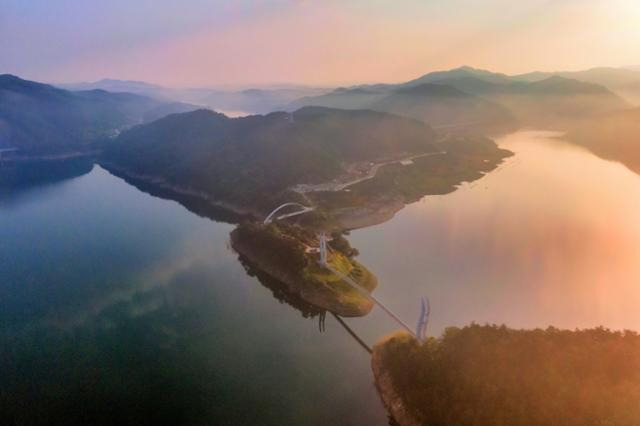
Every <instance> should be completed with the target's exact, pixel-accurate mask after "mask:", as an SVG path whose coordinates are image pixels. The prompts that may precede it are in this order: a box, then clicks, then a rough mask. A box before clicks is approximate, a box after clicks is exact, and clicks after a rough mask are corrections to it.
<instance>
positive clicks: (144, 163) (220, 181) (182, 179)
mask: <svg viewBox="0 0 640 426" xmlns="http://www.w3.org/2000/svg"><path fill="white" fill-rule="evenodd" d="M435 138H436V136H435V133H434V131H433V130H432V129H431V128H430V127H429V126H428V125H426V124H424V123H422V122H420V121H417V120H413V119H409V118H404V117H398V116H394V115H390V114H385V113H379V112H374V111H360V110H356V111H345V110H336V109H329V108H320V107H306V108H302V109H300V110H298V111H296V112H294V113H292V114H289V113H284V112H276V113H271V114H268V115H254V116H249V117H243V118H228V117H226V116H224V115H222V114H218V113H215V112H212V111H209V110H199V111H194V112H189V113H185V114H174V115H170V116H168V117H165V118H163V119H161V120H158V121H156V122H153V123H151V124H148V125H142V126H137V127H135V128H133V129H131V130H129V131H127V132H124V133H123V134H122V135H120V136H119V137H118V138H117V139H116V140H114V141H113V143H111V144H110V146H109V147H108V148H107V149H106V150H105V152H104V154H103V158H104V162H105V163H106V164H109V165H111V166H112V167H117V168H119V169H120V170H125V171H126V172H128V173H130V174H134V175H145V176H148V177H154V178H160V179H162V180H163V181H164V182H165V183H168V184H172V185H177V186H180V187H183V188H190V189H192V190H198V191H204V192H206V193H207V194H209V195H211V196H212V197H215V199H217V200H220V201H225V202H228V203H232V204H234V205H236V206H251V207H258V208H260V207H261V206H271V205H272V204H273V200H274V197H277V196H278V194H279V193H281V192H282V191H283V190H286V189H287V188H289V187H290V186H292V185H294V184H298V183H319V182H325V181H329V180H331V179H333V178H335V177H336V176H338V175H339V174H341V173H342V172H343V171H344V169H345V167H346V166H347V165H348V164H349V163H354V162H358V161H370V160H376V159H382V158H389V157H397V156H402V155H407V154H409V153H423V152H425V153H426V152H432V151H435V150H436V149H435V146H434V144H433V143H434V141H435Z"/></svg>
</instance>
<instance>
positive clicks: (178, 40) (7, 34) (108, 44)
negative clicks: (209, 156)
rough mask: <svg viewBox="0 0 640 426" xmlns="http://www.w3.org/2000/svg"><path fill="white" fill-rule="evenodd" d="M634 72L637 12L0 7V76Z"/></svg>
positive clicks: (482, 1)
mask: <svg viewBox="0 0 640 426" xmlns="http://www.w3.org/2000/svg"><path fill="white" fill-rule="evenodd" d="M639 64H640V0H315V1H314V0H253V1H248V0H228V1H223V0H0V73H12V74H17V75H19V76H21V77H23V78H29V79H33V80H38V81H46V82H54V83H62V82H80V81H95V80H98V79H101V78H118V79H130V80H143V81H148V82H153V83H158V84H163V85H167V86H173V87H214V86H234V85H237V86H241V85H259V84H276V83H297V84H309V85H318V86H325V85H340V84H350V83H364V82H397V81H403V80H408V79H411V78H415V77H417V76H420V75H422V74H425V73H426V72H429V71H434V70H441V69H449V68H454V67H458V66H461V65H469V66H473V67H477V68H483V69H489V70H492V71H498V72H504V73H507V74H517V73H524V72H528V71H534V70H542V71H557V70H577V69H585V68H591V67H596V66H631V65H639Z"/></svg>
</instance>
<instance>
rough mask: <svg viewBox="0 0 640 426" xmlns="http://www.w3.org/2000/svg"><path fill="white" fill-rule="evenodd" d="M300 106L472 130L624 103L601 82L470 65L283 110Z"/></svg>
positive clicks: (550, 122)
mask: <svg viewBox="0 0 640 426" xmlns="http://www.w3.org/2000/svg"><path fill="white" fill-rule="evenodd" d="M434 86H446V87H448V88H449V89H448V90H447V89H441V90H438V89H436V88H435V87H434ZM303 105H318V106H325V107H333V108H345V109H360V108H366V109H373V110H376V111H385V112H391V113H396V114H401V115H406V116H409V117H413V118H418V119H420V120H423V121H425V122H426V123H429V124H431V125H433V126H434V127H450V128H453V127H457V126H460V127H463V128H464V124H465V123H474V124H475V125H474V128H473V130H474V131H490V130H492V129H496V128H500V127H502V128H509V126H512V125H513V123H515V121H516V120H517V121H518V122H519V124H520V125H541V126H551V127H558V126H562V124H563V123H564V122H566V121H572V120H576V119H580V118H584V117H585V116H593V115H597V114H600V113H603V112H609V111H615V110H620V109H623V108H625V107H627V105H626V103H625V102H624V101H623V100H622V99H621V98H619V97H618V96H617V95H615V94H614V93H613V92H611V91H610V90H609V89H607V88H606V87H604V86H601V85H596V84H592V83H586V82H581V81H578V80H573V79H569V78H565V77H560V76H546V78H543V79H541V80H536V81H523V80H522V79H513V78H511V77H509V76H507V75H504V74H498V73H492V72H489V71H484V70H476V69H474V68H471V67H461V68H457V69H454V70H450V71H438V72H433V73H429V74H425V75H423V76H421V77H419V78H417V79H414V80H411V81H408V82H405V83H399V84H395V85H362V86H354V87H352V88H341V89H337V90H334V91H333V92H330V93H328V94H325V95H322V96H317V97H306V98H302V99H300V100H298V101H296V102H293V103H291V104H290V105H289V106H288V109H292V108H298V107H300V106H303Z"/></svg>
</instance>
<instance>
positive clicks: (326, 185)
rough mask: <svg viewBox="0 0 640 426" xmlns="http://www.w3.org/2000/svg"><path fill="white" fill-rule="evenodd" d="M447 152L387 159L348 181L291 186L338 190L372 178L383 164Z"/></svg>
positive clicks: (297, 188)
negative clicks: (362, 174)
mask: <svg viewBox="0 0 640 426" xmlns="http://www.w3.org/2000/svg"><path fill="white" fill-rule="evenodd" d="M446 153H447V152H446V151H440V152H427V153H425V154H418V155H412V156H410V157H406V158H401V159H398V160H389V161H385V162H382V163H378V164H375V165H373V166H372V167H371V169H369V171H368V172H367V174H366V175H365V176H361V177H358V178H355V179H352V180H350V181H347V182H326V183H319V184H317V185H306V184H302V185H296V186H295V187H293V190H294V191H296V192H299V193H302V194H304V193H306V192H318V191H323V192H324V191H327V192H338V191H343V190H345V189H347V188H348V187H350V186H352V185H355V184H357V183H360V182H364V181H366V180H369V179H372V178H373V177H375V176H376V174H378V170H379V169H380V167H383V166H387V165H389V164H395V163H401V164H402V163H406V162H407V161H413V160H415V159H416V158H420V157H431V156H434V155H445V154H446Z"/></svg>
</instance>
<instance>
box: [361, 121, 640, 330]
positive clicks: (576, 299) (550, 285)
mask: <svg viewBox="0 0 640 426" xmlns="http://www.w3.org/2000/svg"><path fill="white" fill-rule="evenodd" d="M555 136H556V135H553V134H548V133H541V132H521V133H517V134H513V135H510V136H508V137H506V138H503V139H502V140H500V141H499V142H500V145H501V146H503V147H505V148H507V149H510V150H512V151H514V152H516V156H515V157H513V158H511V159H508V160H507V161H506V162H505V163H504V165H502V166H501V167H500V168H499V169H498V170H497V171H496V172H494V173H490V174H489V175H487V176H486V177H484V178H483V179H481V180H480V181H478V182H476V183H474V184H471V185H464V186H463V187H462V188H460V189H459V190H458V191H456V192H454V193H452V194H449V195H447V196H444V197H426V198H425V199H423V200H422V201H421V202H420V203H416V204H414V205H412V206H409V207H408V208H406V209H405V210H403V211H402V212H400V213H399V214H398V215H397V217H396V218H394V219H393V220H392V221H390V222H388V223H385V224H383V225H381V226H378V227H374V228H369V229H365V230H360V231H356V232H353V233H352V243H353V244H354V246H355V247H358V248H359V249H360V252H361V257H362V259H363V261H364V262H365V263H366V264H368V265H372V269H373V270H374V272H375V273H376V274H377V275H378V277H379V278H380V282H381V283H382V284H381V285H380V286H379V289H378V292H379V293H378V294H379V295H381V297H384V298H385V300H389V301H390V304H391V305H392V306H393V307H395V308H396V309H398V310H399V311H401V312H417V304H416V303H415V300H416V299H417V298H419V297H420V296H422V295H425V294H427V295H429V297H430V298H431V301H432V306H433V316H432V318H433V325H434V326H435V329H434V331H435V332H436V333H439V332H440V331H441V330H442V329H443V328H444V327H446V326H448V325H463V324H467V323H469V322H471V321H477V322H496V323H506V324H508V325H510V326H513V327H536V326H542V327H544V326H547V325H554V326H558V327H568V328H574V327H591V326H597V325H604V326H607V327H613V328H632V329H638V328H639V327H640V310H638V306H639V305H640V288H639V287H638V283H639V282H640V222H639V221H638V219H637V218H638V217H639V216H640V178H639V177H638V176H637V175H635V174H633V173H631V172H630V171H629V170H627V169H626V168H625V167H624V166H622V165H620V164H617V163H613V162H608V161H603V160H601V159H599V158H597V157H595V156H594V155H592V154H590V153H589V152H587V151H584V150H582V149H580V148H576V147H574V146H572V145H568V144H566V143H564V142H562V140H560V139H557V138H556V137H555ZM390 253H398V254H399V255H396V256H390ZM373 265H375V266H373ZM384 283H393V285H385V284H384ZM374 316H375V313H374Z"/></svg>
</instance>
